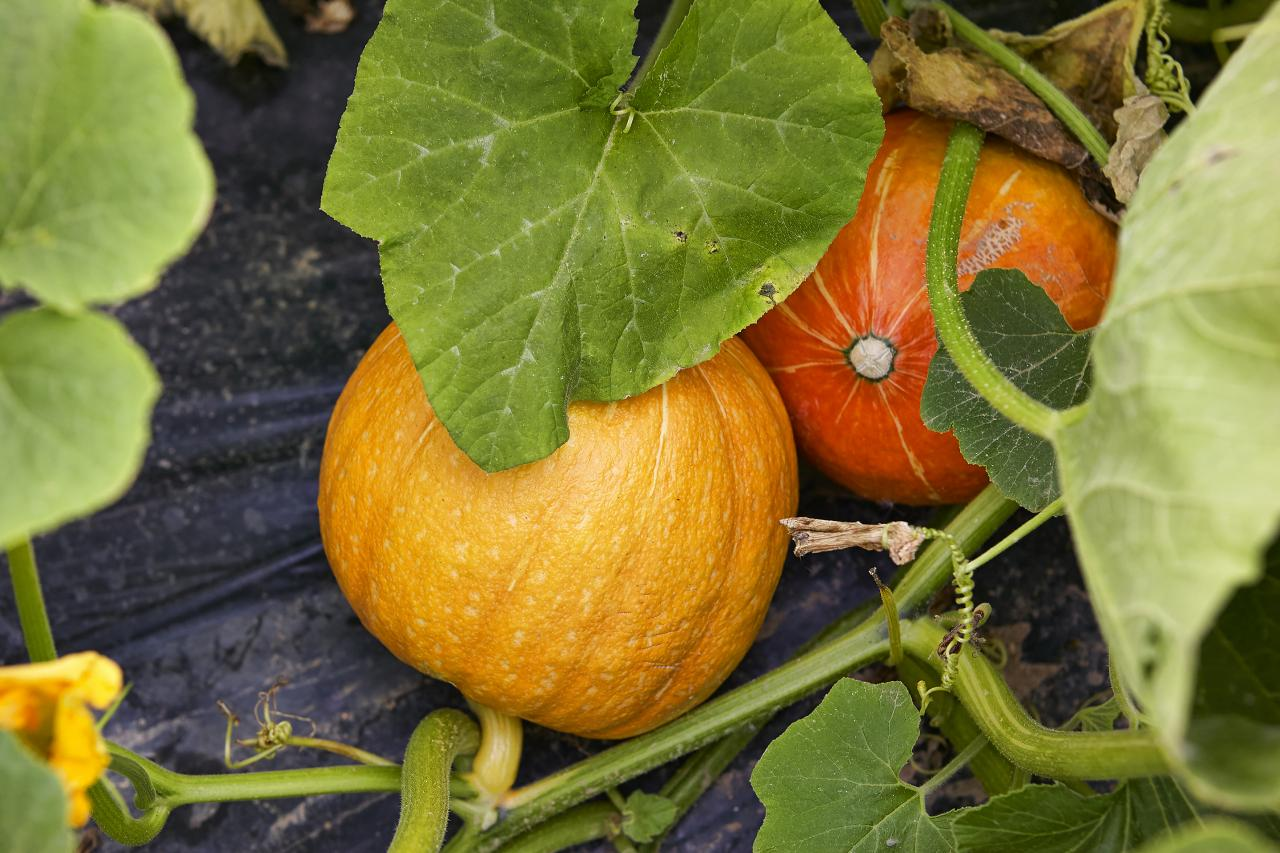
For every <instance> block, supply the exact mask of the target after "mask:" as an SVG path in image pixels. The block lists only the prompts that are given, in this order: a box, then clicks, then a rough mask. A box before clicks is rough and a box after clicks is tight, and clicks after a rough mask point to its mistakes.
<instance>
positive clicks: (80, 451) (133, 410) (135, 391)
mask: <svg viewBox="0 0 1280 853" xmlns="http://www.w3.org/2000/svg"><path fill="white" fill-rule="evenodd" d="M159 391H160V383H159V380H158V379H157V377H156V375H155V370H154V369H152V367H151V362H149V361H148V360H147V356H146V354H145V353H143V351H142V350H141V349H140V348H139V347H138V345H137V344H135V343H134V342H133V341H132V340H131V339H130V338H129V335H128V333H126V332H125V330H124V327H123V326H121V325H120V324H119V323H118V322H117V321H116V320H114V319H113V318H111V317H107V316H105V315H102V314H97V313H92V312H90V313H87V314H80V315H77V316H66V315H63V314H58V313H57V312H55V311H53V310H51V309H48V308H37V309H33V310H29V311H18V312H15V313H12V314H9V315H7V316H5V317H4V318H2V319H0V471H3V472H4V476H5V479H6V481H7V482H8V483H9V484H10V485H9V487H6V488H4V489H0V545H6V544H9V543H12V542H15V541H17V540H19V539H22V538H24V537H27V536H31V535H34V534H37V533H42V532H44V531H47V530H50V529H52V528H54V527H57V526H58V525H59V524H62V523H63V522H66V521H70V520H71V519H74V518H77V517H79V516H82V515H85V514H87V513H89V512H92V511H93V510H96V509H98V508H100V507H102V506H105V505H106V504H108V503H110V502H111V501H113V500H115V499H116V498H117V497H119V496H120V494H121V493H123V492H124V490H125V489H126V488H127V487H128V485H129V484H130V483H131V482H132V481H133V478H134V476H135V474H136V473H137V471H138V467H139V465H141V463H142V456H143V452H144V451H145V450H146V447H147V441H148V439H149V436H150V428H149V421H150V417H151V407H152V405H153V404H154V403H155V399H156V396H157V395H158V394H159Z"/></svg>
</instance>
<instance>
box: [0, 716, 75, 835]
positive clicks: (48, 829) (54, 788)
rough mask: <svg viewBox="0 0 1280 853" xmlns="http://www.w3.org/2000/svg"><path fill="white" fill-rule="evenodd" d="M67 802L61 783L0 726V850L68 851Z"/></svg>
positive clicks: (69, 833)
mask: <svg viewBox="0 0 1280 853" xmlns="http://www.w3.org/2000/svg"><path fill="white" fill-rule="evenodd" d="M69 812H70V806H69V805H68V804H67V796H66V794H64V793H63V791H62V783H61V782H59V781H58V777H57V776H55V775H53V771H52V770H50V769H49V768H48V767H46V766H44V765H43V764H41V763H40V762H39V761H37V760H36V757H35V756H34V755H32V754H31V753H30V751H28V750H27V748H26V747H24V746H23V745H22V744H21V743H19V742H18V739H17V738H16V737H14V736H13V735H12V734H11V733H9V732H7V731H4V730H3V729H0V850H4V851H10V853H70V851H71V850H74V849H75V836H74V835H73V834H72V832H71V830H70V829H68V828H67V817H68V814H69Z"/></svg>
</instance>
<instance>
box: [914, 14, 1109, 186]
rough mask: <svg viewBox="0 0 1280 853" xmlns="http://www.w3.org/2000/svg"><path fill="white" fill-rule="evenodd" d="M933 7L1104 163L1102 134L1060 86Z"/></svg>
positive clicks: (1105, 153) (958, 19) (968, 25)
mask: <svg viewBox="0 0 1280 853" xmlns="http://www.w3.org/2000/svg"><path fill="white" fill-rule="evenodd" d="M937 6H938V8H939V9H941V10H942V11H943V12H945V13H946V15H947V17H948V18H949V19H950V20H951V28H952V30H954V31H955V34H956V35H958V36H959V37H960V38H962V39H964V40H965V41H967V42H969V44H971V45H973V46H974V47H976V48H978V49H979V50H981V51H982V52H983V53H985V54H986V55H987V56H989V57H991V58H992V59H993V60H995V63H996V64H997V65H999V66H1000V67H1001V68H1003V69H1004V70H1005V71H1007V72H1009V74H1011V75H1012V76H1013V77H1015V78H1016V79H1017V80H1018V82H1020V83H1021V84H1022V85H1024V86H1026V87H1027V88H1028V89H1030V90H1031V91H1032V92H1034V93H1035V94H1036V95H1037V96H1038V97H1039V98H1040V100H1042V101H1044V105H1045V106H1046V107H1048V108H1049V111H1050V112H1051V113H1053V114H1054V115H1055V116H1057V117H1058V120H1059V121H1061V122H1062V123H1063V124H1064V125H1066V128H1067V130H1069V131H1071V133H1072V134H1074V135H1075V137H1076V139H1078V140H1080V144H1081V145H1083V146H1084V147H1085V150H1086V151H1088V152H1089V154H1090V155H1091V156H1092V157H1093V159H1094V160H1096V161H1097V163H1098V165H1099V166H1105V165H1107V158H1108V157H1109V156H1110V154H1111V146H1110V145H1109V144H1108V143H1107V140H1106V138H1105V137H1104V136H1103V135H1102V133H1101V132H1100V131H1099V130H1098V129H1097V128H1096V127H1094V126H1093V122H1091V121H1089V118H1088V116H1086V115H1085V114H1084V113H1082V112H1081V111H1080V108H1079V107H1077V106H1076V105H1075V102H1074V101H1072V100H1071V99H1070V98H1068V97H1067V96H1066V95H1065V94H1063V92H1062V90H1061V89H1059V88H1058V87H1057V86H1055V85H1053V83H1052V82H1050V81H1049V78H1048V77H1045V76H1044V75H1043V74H1041V73H1040V72H1039V71H1037V70H1036V69H1035V68H1034V67H1032V65H1031V63H1029V62H1027V61H1026V60H1025V59H1023V58H1022V57H1021V56H1019V55H1018V54H1016V53H1014V52H1013V51H1012V50H1010V49H1009V48H1008V47H1006V46H1005V45H1003V44H1001V43H1000V42H998V41H996V40H995V39H994V38H992V37H991V35H990V34H989V33H988V32H987V31H986V30H984V29H982V27H980V26H978V25H977V24H975V23H974V22H973V21H970V20H969V19H968V18H966V17H965V16H964V15H961V14H960V13H959V12H957V11H956V10H955V9H953V8H952V7H951V6H950V5H948V4H946V3H938V4H937Z"/></svg>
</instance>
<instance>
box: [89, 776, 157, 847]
mask: <svg viewBox="0 0 1280 853" xmlns="http://www.w3.org/2000/svg"><path fill="white" fill-rule="evenodd" d="M89 804H90V806H91V807H92V809H93V820H94V823H96V824H98V828H99V829H101V830H102V831H103V832H104V833H106V834H107V837H109V838H111V839H112V840H113V841H115V842H116V843H118V844H124V845H127V846H129V847H138V846H141V845H143V844H148V843H150V842H151V841H152V839H154V838H155V837H156V836H157V835H159V834H160V830H162V829H164V825H165V822H166V821H167V820H168V819H169V808H168V807H167V806H162V805H156V806H151V807H150V808H148V809H144V810H143V812H142V816H141V817H134V816H133V815H132V814H130V813H129V808H128V806H126V805H125V804H124V800H123V799H121V797H120V793H119V792H118V791H117V790H116V789H115V788H114V787H113V786H112V784H111V783H110V782H108V781H107V780H106V779H99V780H98V781H97V782H94V783H93V785H92V786H90V788H89Z"/></svg>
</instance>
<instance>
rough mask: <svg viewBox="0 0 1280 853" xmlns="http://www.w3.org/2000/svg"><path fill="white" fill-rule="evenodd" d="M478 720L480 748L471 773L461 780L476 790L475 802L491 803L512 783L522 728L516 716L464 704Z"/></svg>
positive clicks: (514, 779)
mask: <svg viewBox="0 0 1280 853" xmlns="http://www.w3.org/2000/svg"><path fill="white" fill-rule="evenodd" d="M467 704H468V705H470V706H471V710H472V712H473V713H474V714H475V715H476V719H478V720H479V721H480V748H479V749H478V750H476V757H475V759H474V760H473V761H472V763H471V770H470V771H468V772H467V773H464V774H463V776H462V778H463V779H464V780H466V781H467V783H468V784H470V785H471V786H472V787H473V788H475V790H476V794H477V795H478V799H480V800H481V801H483V802H485V803H487V804H490V805H492V804H494V803H498V802H500V801H501V799H502V797H503V795H504V794H506V793H507V791H510V790H511V786H512V785H514V784H515V783H516V773H517V772H518V771H519V770H520V751H521V748H522V745H523V742H524V728H523V725H522V724H521V722H520V718H519V717H513V716H511V715H510V714H504V713H502V712H501V711H496V710H494V709H493V708H490V707H488V706H487V705H481V704H480V703H479V702H472V701H470V700H468V701H467Z"/></svg>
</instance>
